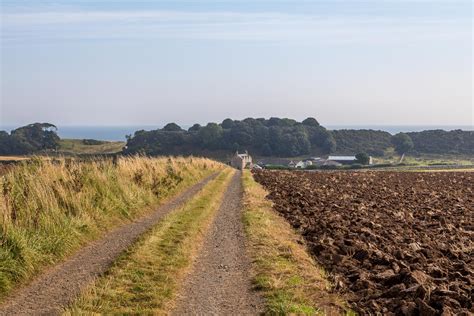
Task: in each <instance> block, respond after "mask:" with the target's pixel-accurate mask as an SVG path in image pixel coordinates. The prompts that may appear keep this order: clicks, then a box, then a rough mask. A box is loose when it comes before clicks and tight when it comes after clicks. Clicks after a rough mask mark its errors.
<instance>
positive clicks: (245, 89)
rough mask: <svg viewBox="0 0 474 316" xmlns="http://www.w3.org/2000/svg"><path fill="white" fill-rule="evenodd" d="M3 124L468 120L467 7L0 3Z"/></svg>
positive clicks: (393, 2) (376, 2)
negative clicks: (282, 119) (283, 119)
mask: <svg viewBox="0 0 474 316" xmlns="http://www.w3.org/2000/svg"><path fill="white" fill-rule="evenodd" d="M1 18H2V29H1V41H2V42H1V48H2V50H1V52H2V56H1V106H0V123H1V124H6V125H12V124H23V123H29V122H33V121H49V122H52V123H56V124H59V125H155V124H157V125H160V124H163V123H164V122H168V121H176V122H179V123H181V124H189V123H192V122H195V121H197V122H207V121H221V120H222V119H224V118H226V117H232V118H245V117H249V116H253V117H270V116H286V117H293V118H296V119H301V118H304V117H307V116H314V117H316V118H318V119H319V120H320V121H321V122H322V123H323V124H328V125H335V124H350V125H364V124H380V125H400V124H407V125H412V124H422V125H470V124H472V122H473V104H472V90H473V85H472V58H473V55H472V41H473V38H472V3H471V1H465V0H463V1H456V0H445V1H428V0H413V1H412V0H366V1H358V0H347V1H343V0H332V1H325V0H321V1H318V0H313V1H309V0H308V1H300V0H293V1H290V0H282V1H269V0H254V1H246V0H242V1H232V0H229V1H224V0H223V1H197V0H196V1H189V0H188V1H180V0H175V1H112V0H110V1H106V0H102V1H92V0H82V1H77V0H72V1H71V0H70V1H65V0H64V1H31V0H28V1H21V0H3V1H2V10H1Z"/></svg>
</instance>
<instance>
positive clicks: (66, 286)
mask: <svg viewBox="0 0 474 316" xmlns="http://www.w3.org/2000/svg"><path fill="white" fill-rule="evenodd" d="M216 175H217V174H214V175H212V176H210V177H208V178H206V179H205V180H203V181H201V182H200V183H198V184H195V185H194V186H192V187H191V188H189V189H188V190H186V191H185V192H184V193H182V194H180V195H178V196H177V197H174V198H172V199H171V200H170V201H169V202H167V203H166V204H164V205H162V206H160V207H159V208H158V209H157V210H156V211H154V212H152V213H151V214H148V215H146V216H144V217H142V218H140V219H138V220H135V221H134V222H132V223H130V224H126V225H123V226H121V227H119V228H117V229H115V230H113V231H111V232H110V233H108V234H107V235H106V236H104V237H103V238H102V239H100V240H98V241H95V242H93V243H92V244H90V245H89V246H87V247H85V248H83V249H81V250H80V251H79V252H78V253H76V254H75V255H73V256H72V257H71V258H69V259H68V260H66V261H65V262H63V263H62V264H59V265H58V266H56V267H54V268H52V269H51V270H49V271H47V272H46V273H44V274H42V275H41V276H39V277H38V278H37V279H36V280H35V281H33V282H32V283H31V284H30V285H28V286H26V287H25V288H22V289H19V290H18V291H16V292H15V293H13V294H12V295H11V296H10V297H9V298H7V299H6V301H5V302H4V303H3V304H2V305H1V306H0V315H32V314H34V315H52V314H59V313H60V312H61V311H62V308H63V307H64V306H66V305H68V304H70V303H71V302H72V301H73V300H74V298H76V297H77V296H78V295H79V294H80V292H81V289H82V288H84V287H85V286H87V285H88V284H89V283H90V282H92V281H93V280H94V279H95V278H96V277H97V276H99V275H100V274H102V273H104V272H105V271H106V270H107V268H108V267H109V266H110V265H111V264H112V263H113V262H114V260H115V259H116V258H117V257H118V256H119V255H120V254H121V253H122V252H123V251H124V250H125V249H127V248H128V247H129V246H130V245H132V244H133V243H134V242H135V241H136V239H137V238H138V237H139V236H140V235H142V234H143V233H145V232H146V231H147V230H148V229H150V228H151V227H152V226H154V225H156V223H157V222H158V221H160V220H161V219H162V218H163V217H164V216H165V215H166V214H168V213H169V212H171V211H172V210H174V209H176V208H177V207H179V206H181V205H182V204H184V203H185V202H186V201H187V200H188V199H189V198H191V197H192V196H193V195H195V194H196V193H197V192H198V191H199V190H200V189H202V188H203V187H204V185H205V184H206V183H208V182H209V181H210V180H211V179H213V178H214V177H215V176H216Z"/></svg>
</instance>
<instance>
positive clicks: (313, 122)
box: [301, 117, 319, 127]
mask: <svg viewBox="0 0 474 316" xmlns="http://www.w3.org/2000/svg"><path fill="white" fill-rule="evenodd" d="M301 123H302V124H303V125H307V126H315V127H317V126H319V122H318V121H317V120H316V119H315V118H314V117H308V118H307V119H305V120H304V121H303V122H301Z"/></svg>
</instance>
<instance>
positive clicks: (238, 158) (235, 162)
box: [230, 151, 252, 170]
mask: <svg viewBox="0 0 474 316" xmlns="http://www.w3.org/2000/svg"><path fill="white" fill-rule="evenodd" d="M230 165H231V166H232V167H234V168H236V169H239V170H243V169H245V168H252V156H250V155H249V153H248V152H247V151H245V154H239V152H238V151H237V152H235V155H234V156H233V157H232V159H231V160H230Z"/></svg>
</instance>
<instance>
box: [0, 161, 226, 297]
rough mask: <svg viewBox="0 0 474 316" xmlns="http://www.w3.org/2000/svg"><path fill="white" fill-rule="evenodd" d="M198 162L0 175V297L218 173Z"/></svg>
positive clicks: (69, 166)
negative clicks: (186, 188) (85, 245)
mask: <svg viewBox="0 0 474 316" xmlns="http://www.w3.org/2000/svg"><path fill="white" fill-rule="evenodd" d="M222 168H223V165H222V164H220V163H217V162H215V161H212V160H208V159H204V158H194V157H190V158H181V157H177V158H145V157H127V158H121V159H119V160H118V161H112V160H110V159H109V160H93V161H90V162H77V161H73V160H66V159H63V160H59V161H50V160H43V159H39V158H38V159H33V160H32V161H29V162H25V163H22V164H20V165H19V166H16V167H15V168H13V169H12V170H10V171H8V172H7V173H6V174H4V175H3V176H1V177H0V190H1V191H0V215H1V226H0V297H4V296H5V295H6V294H7V293H8V292H9V291H10V290H11V289H12V288H13V287H14V285H16V284H18V283H19V282H22V281H24V280H27V279H29V278H31V277H32V276H34V275H35V274H37V273H38V272H39V271H41V269H43V268H44V267H45V266H47V265H51V264H53V263H55V262H58V261H59V260H61V259H62V258H64V257H65V256H67V255H68V254H71V253H72V252H73V251H75V250H77V249H78V248H80V247H81V246H82V245H84V244H85V243H86V242H88V241H90V240H92V239H95V238H97V237H99V236H100V235H101V234H103V233H104V232H106V231H107V230H110V229H111V228H113V227H114V226H117V225H118V224H120V223H124V222H126V221H127V220H130V219H133V218H136V217H137V216H138V215H140V214H142V213H144V212H146V211H147V210H149V209H150V208H151V207H153V206H156V205H157V204H159V203H160V201H163V200H164V199H166V198H167V197H169V196H171V195H173V194H175V193H176V192H178V191H180V190H182V189H184V188H185V187H188V186H190V185H191V184H194V183H196V182H198V181H199V180H200V179H203V178H204V177H205V176H207V175H209V174H211V173H213V172H215V171H217V170H220V169H222Z"/></svg>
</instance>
